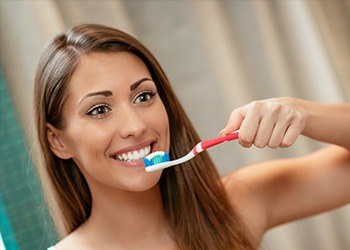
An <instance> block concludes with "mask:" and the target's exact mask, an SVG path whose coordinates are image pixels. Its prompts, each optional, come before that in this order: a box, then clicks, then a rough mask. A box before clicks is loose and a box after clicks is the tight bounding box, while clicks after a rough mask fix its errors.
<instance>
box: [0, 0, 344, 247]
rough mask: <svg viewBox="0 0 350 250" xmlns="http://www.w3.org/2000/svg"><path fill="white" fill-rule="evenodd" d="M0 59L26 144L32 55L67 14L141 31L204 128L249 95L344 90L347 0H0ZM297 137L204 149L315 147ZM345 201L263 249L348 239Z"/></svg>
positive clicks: (215, 152) (222, 154)
mask: <svg viewBox="0 0 350 250" xmlns="http://www.w3.org/2000/svg"><path fill="white" fill-rule="evenodd" d="M0 7H1V8H0V45H1V47H0V60H1V61H0V62H1V65H2V68H3V71H4V75H5V77H6V79H7V83H8V88H9V90H10V92H11V95H12V97H13V100H14V102H15V103H14V104H15V107H16V110H17V112H18V114H19V119H20V122H21V124H22V127H23V130H24V132H25V135H26V138H27V141H28V144H29V145H33V143H32V139H31V129H30V127H31V126H28V124H32V113H31V102H32V100H31V96H30V94H29V93H31V92H32V87H33V74H34V70H35V64H36V61H37V58H38V55H39V52H40V49H41V48H42V46H43V45H44V43H45V41H46V40H47V39H48V38H49V37H51V36H53V35H54V34H56V33H57V32H59V31H62V30H64V29H65V28H66V27H69V26H72V25H74V24H78V23H83V22H89V23H100V24H105V25H109V26H113V27H116V28H119V29H121V30H124V31H126V32H129V33H131V34H132V35H134V36H136V37H137V38H139V39H140V40H141V41H142V42H143V43H144V44H145V45H146V47H148V48H149V49H150V50H151V51H152V52H153V53H154V55H155V56H156V57H157V58H158V60H159V61H160V63H161V65H162V66H163V68H164V69H165V71H166V72H167V74H168V77H169V79H170V80H171V82H172V84H173V87H174V89H175V91H176V93H177V94H178V96H179V98H180V100H181V101H182V103H183V105H184V107H185V109H186V111H187V113H188V115H189V117H190V118H191V120H192V122H193V123H194V125H195V127H196V128H197V129H198V132H199V134H200V135H201V136H202V137H203V138H210V137H214V136H216V135H217V133H218V131H220V130H221V129H222V128H223V127H224V126H225V124H226V121H227V119H228V117H229V114H230V112H231V111H232V110H233V109H234V108H236V107H239V106H241V105H244V104H246V103H248V102H250V101H252V100H255V99H262V98H270V97H275V96H294V97H298V98H305V99H309V100H314V101H318V102H344V101H349V100H350V29H349V27H350V2H349V1H346V0H332V1H331V0H329V1H327V0H324V1H323V0H319V1H317V0H309V1H307V0H305V1H301V0H300V1H299V0H289V1H282V0H281V1H278V0H276V1H273V0H271V1H260V0H257V1H253V0H251V1H249V0H248V1H244V0H242V1H241V0H232V1H195V0H193V1H180V0H179V1H156V0H148V1H141V0H140V1H137V0H133V1H121V0H104V1H98V0H87V1H83V0H80V1H79V0H70V1H60V0H52V1H35V0H33V1H29V0H22V1H10V0H2V1H1V2H0ZM323 146H324V145H323V144H321V143H315V142H313V141H311V140H309V139H307V138H300V139H299V140H298V141H297V143H296V145H294V146H293V147H291V148H288V149H277V150H271V149H242V148H241V147H239V146H238V145H236V144H235V143H231V144H226V145H223V146H220V148H217V149H212V150H211V151H210V154H211V155H212V157H213V159H214V161H215V162H216V163H217V165H218V169H219V171H220V172H221V173H222V174H224V173H226V172H228V171H230V170H233V169H235V168H238V167H240V166H243V165H246V164H249V163H252V162H256V161H262V160H268V159H274V158H278V157H294V156H300V155H304V154H307V153H309V152H311V151H313V150H315V149H318V148H320V147H323ZM349 231H350V207H349V206H345V207H343V208H340V209H338V210H336V211H332V212H330V213H325V214H322V215H318V216H314V217H312V218H307V219H304V220H300V221H298V222H293V223H289V224H287V225H284V226H280V227H278V228H275V229H273V230H271V231H270V232H269V233H268V234H267V235H266V237H265V240H264V246H265V247H267V248H268V249H284V250H289V249H290V250H292V249H293V250H295V249H305V250H306V249H325V250H326V249H350V239H349V238H348V237H347V236H348V233H349Z"/></svg>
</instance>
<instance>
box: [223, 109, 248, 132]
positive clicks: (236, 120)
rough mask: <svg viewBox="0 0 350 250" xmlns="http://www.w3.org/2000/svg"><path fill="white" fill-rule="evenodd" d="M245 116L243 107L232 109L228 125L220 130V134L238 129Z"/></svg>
mask: <svg viewBox="0 0 350 250" xmlns="http://www.w3.org/2000/svg"><path fill="white" fill-rule="evenodd" d="M244 117H245V116H244V114H243V112H242V109H235V110H234V111H232V113H231V115H230V118H229V120H228V122H227V125H226V127H225V128H224V129H223V130H221V131H220V133H219V136H225V135H227V134H229V133H232V132H234V131H236V130H238V129H239V128H240V127H241V124H242V122H243V120H244Z"/></svg>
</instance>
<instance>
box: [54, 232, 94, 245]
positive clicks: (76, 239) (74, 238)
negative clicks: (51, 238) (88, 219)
mask: <svg viewBox="0 0 350 250" xmlns="http://www.w3.org/2000/svg"><path fill="white" fill-rule="evenodd" d="M84 242H86V241H85V240H84V236H83V234H82V233H81V230H80V228H78V229H76V230H75V231H73V232H72V233H70V234H69V235H67V236H66V237H65V238H63V239H62V240H61V241H59V242H58V243H57V244H56V245H55V247H56V249H55V250H70V249H72V250H73V249H89V247H88V246H86V243H84ZM84 244H85V245H84Z"/></svg>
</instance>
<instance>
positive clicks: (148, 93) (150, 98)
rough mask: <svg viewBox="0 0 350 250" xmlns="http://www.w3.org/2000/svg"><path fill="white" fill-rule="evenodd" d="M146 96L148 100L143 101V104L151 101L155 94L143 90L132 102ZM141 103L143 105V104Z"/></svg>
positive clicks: (151, 91)
mask: <svg viewBox="0 0 350 250" xmlns="http://www.w3.org/2000/svg"><path fill="white" fill-rule="evenodd" d="M144 94H147V95H148V96H149V100H147V101H144V102H149V101H151V100H152V98H153V97H154V96H155V95H156V92H154V91H153V90H144V91H142V92H141V93H139V94H138V95H137V96H136V97H135V98H134V100H133V102H135V101H136V100H137V98H139V97H140V96H142V95H144ZM144 102H143V103H144Z"/></svg>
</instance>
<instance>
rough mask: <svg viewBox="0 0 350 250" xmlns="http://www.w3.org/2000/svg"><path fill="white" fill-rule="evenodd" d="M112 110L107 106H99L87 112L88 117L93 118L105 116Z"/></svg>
mask: <svg viewBox="0 0 350 250" xmlns="http://www.w3.org/2000/svg"><path fill="white" fill-rule="evenodd" d="M110 110H111V108H110V107H109V106H108V105H107V104H97V105H94V106H92V107H91V108H89V110H88V111H87V112H86V114H87V115H89V116H93V117H100V116H105V115H106V114H107V112H108V111H110Z"/></svg>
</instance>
